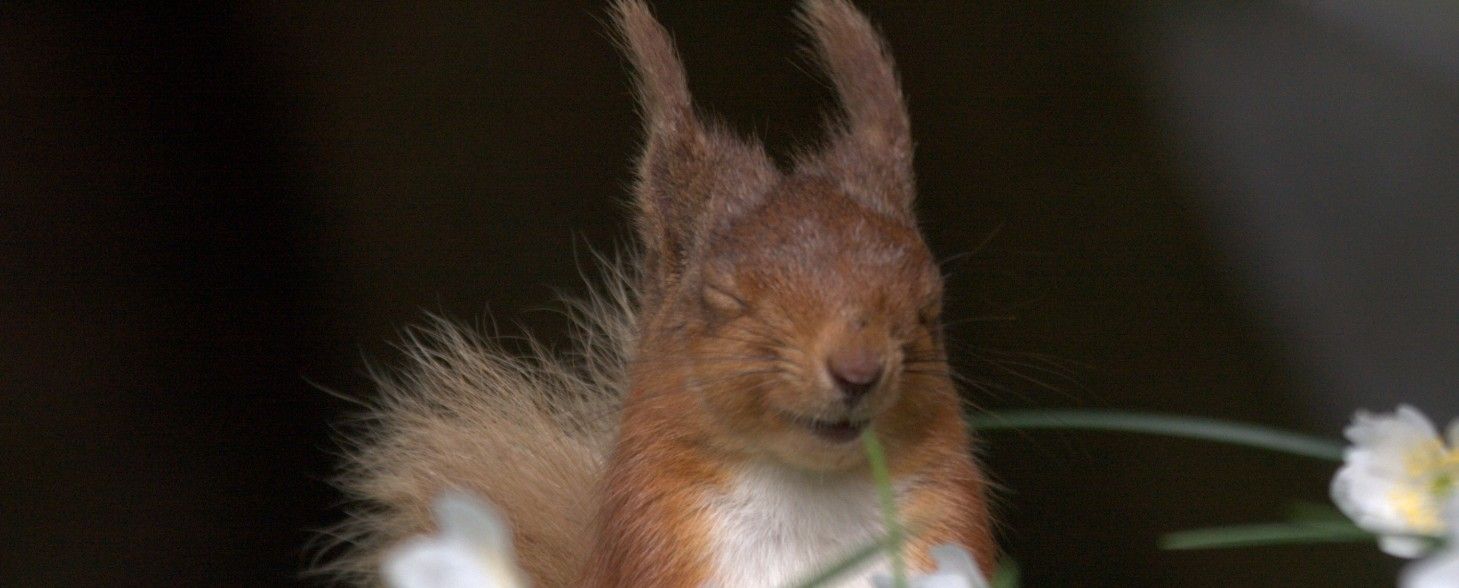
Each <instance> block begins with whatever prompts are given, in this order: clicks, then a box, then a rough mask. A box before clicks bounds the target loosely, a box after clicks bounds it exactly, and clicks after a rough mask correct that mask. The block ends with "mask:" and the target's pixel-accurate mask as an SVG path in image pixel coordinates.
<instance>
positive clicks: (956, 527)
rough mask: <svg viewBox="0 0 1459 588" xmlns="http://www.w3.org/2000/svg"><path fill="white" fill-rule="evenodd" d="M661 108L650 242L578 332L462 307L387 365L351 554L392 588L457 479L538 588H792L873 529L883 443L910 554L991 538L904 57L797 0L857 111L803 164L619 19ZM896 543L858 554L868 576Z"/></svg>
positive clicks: (836, 4) (616, 270)
mask: <svg viewBox="0 0 1459 588" xmlns="http://www.w3.org/2000/svg"><path fill="white" fill-rule="evenodd" d="M611 12H612V21H613V24H614V26H615V31H616V33H617V38H618V41H619V44H620V46H621V47H622V49H623V50H624V52H625V54H626V55H627V57H628V60H629V62H630V63H631V65H632V67H633V71H634V73H635V88H636V90H637V96H638V102H639V105H640V112H641V115H642V117H643V119H644V129H645V131H644V137H643V151H642V154H641V156H640V158H639V163H638V174H637V178H638V181H637V183H636V185H635V187H634V190H633V193H632V202H633V210H634V215H635V226H636V227H637V229H638V243H639V250H638V251H637V253H636V254H635V255H633V256H632V257H631V258H630V259H628V260H626V261H625V262H623V263H621V264H617V265H610V266H609V267H608V268H607V272H606V273H607V274H608V278H607V280H606V284H605V285H603V286H602V287H601V288H602V289H601V290H600V291H601V292H603V293H602V294H599V295H597V296H595V297H593V298H590V299H589V300H588V301H587V302H584V303H581V304H578V305H576V306H575V307H574V308H575V309H577V314H576V317H577V318H578V320H579V325H580V328H579V331H578V332H577V333H576V336H575V340H576V342H577V345H578V348H577V349H576V350H575V352H574V353H571V354H569V355H568V356H567V357H568V358H569V359H563V358H559V357H556V356H551V355H547V354H539V355H537V356H532V357H527V358H521V357H513V356H510V355H508V354H506V353H504V352H502V351H501V350H500V349H499V348H498V347H496V346H495V345H494V344H493V343H491V342H490V341H487V340H484V339H482V338H480V337H477V336H475V335H473V334H471V333H470V332H468V331H465V330H463V329H461V328H459V327H456V326H454V325H451V324H449V323H445V322H441V323H438V324H436V325H433V326H432V327H431V328H429V329H426V330H424V331H422V333H421V334H420V335H419V336H417V337H413V338H412V344H411V346H410V347H409V349H408V351H410V353H411V356H412V361H413V364H412V366H411V367H410V368H408V369H407V370H405V371H404V372H403V373H402V374H400V375H398V376H387V377H385V378H382V379H381V381H380V386H381V395H380V398H379V400H378V401H377V402H376V404H375V410H374V413H373V415H372V420H371V422H372V423H374V424H373V425H372V426H371V427H370V428H368V429H367V430H365V431H364V432H363V433H361V434H360V435H359V436H358V437H357V438H355V439H354V440H353V442H354V447H355V449H354V450H353V451H352V452H351V454H350V456H349V465H348V467H347V474H346V477H345V479H344V481H343V484H342V485H343V487H344V488H345V489H346V490H347V491H348V492H350V494H351V496H352V497H353V498H355V499H357V500H358V501H360V504H362V505H363V507H362V508H361V509H360V511H359V512H361V513H362V514H360V515H359V516H357V517H356V518H354V519H353V520H352V522H349V523H346V524H345V526H344V527H342V528H341V531H340V532H341V533H342V534H343V536H345V537H346V538H347V540H349V541H353V542H355V543H356V544H357V545H358V547H356V548H354V549H352V550H350V551H349V552H348V554H347V556H346V557H345V558H343V559H341V560H339V561H338V563H336V564H334V568H333V569H334V570H336V571H340V572H342V573H344V574H346V575H347V577H349V578H352V579H356V580H361V581H365V582H368V581H371V578H373V574H372V572H371V571H372V569H373V568H372V566H373V565H374V562H375V558H377V557H378V554H379V552H380V550H381V549H383V548H385V547H386V546H388V545H389V544H391V543H393V542H394V541H397V540H398V539H399V538H401V537H403V536H405V535H407V534H409V533H412V532H418V531H419V530H421V529H423V528H424V527H425V525H427V524H428V521H426V520H425V519H424V514H423V513H425V512H427V508H425V505H426V504H428V502H429V501H430V500H431V498H432V497H433V496H434V495H435V494H437V493H439V492H441V491H442V490H444V489H447V488H459V489H464V490H467V491H471V492H474V493H477V494H480V495H481V496H484V497H486V498H488V499H490V500H491V501H492V502H494V503H496V504H497V505H498V506H499V507H500V508H501V510H502V512H503V514H504V515H505V516H506V518H507V519H508V520H509V521H511V524H512V527H513V536H514V544H515V545H516V546H517V550H518V555H519V559H520V561H521V565H522V567H523V570H524V571H525V572H526V574H527V575H528V576H530V577H531V579H532V581H533V585H536V586H593V587H607V586H635V587H637V586H724V587H739V586H773V585H782V584H785V583H788V582H793V581H795V580H798V579H801V578H803V577H804V576H805V575H806V574H808V573H811V572H814V571H816V570H817V569H818V568H819V567H820V566H821V565H824V564H826V563H828V562H831V561H834V560H835V559H836V558H838V557H840V556H842V555H844V554H845V553H847V552H849V551H852V550H854V549H856V548H860V547H863V546H864V545H866V544H868V543H870V542H872V541H875V540H877V539H879V538H880V537H881V536H882V534H883V533H884V532H885V528H884V521H883V519H882V514H881V509H880V506H879V503H878V502H877V494H876V489H875V485H874V484H873V482H872V480H871V478H870V474H869V471H868V468H867V464H866V460H865V457H864V454H863V453H862V449H861V445H860V444H859V443H857V442H856V440H857V439H858V438H859V437H860V436H861V435H863V434H867V432H868V431H874V433H875V434H876V435H877V436H878V438H879V439H880V440H881V441H882V443H883V445H884V446H885V447H886V452H887V456H888V460H889V463H890V465H891V469H892V475H893V481H894V486H895V489H896V496H895V500H896V502H897V506H898V510H899V512H901V513H903V514H904V516H905V517H906V519H907V520H908V521H909V528H911V529H913V530H914V534H913V536H912V537H911V538H910V540H909V542H908V543H907V545H906V554H905V555H906V557H907V559H908V561H909V562H911V563H912V564H913V565H914V567H919V568H923V569H925V568H926V567H928V566H930V565H931V563H932V562H931V559H930V557H929V555H928V549H929V548H930V547H931V546H933V545H938V544H944V543H955V544H961V545H964V546H967V547H968V548H970V549H971V551H972V552H973V553H975V554H976V555H977V557H978V559H979V561H980V563H981V564H982V565H983V566H984V567H987V566H989V565H990V564H991V562H992V559H993V557H994V555H995V553H994V552H995V548H994V545H993V541H992V539H991V531H990V526H991V523H990V521H989V515H988V511H987V505H986V499H985V497H984V487H985V483H984V479H983V476H982V474H981V472H980V470H979V468H978V466H977V464H976V463H975V462H974V460H973V458H972V456H971V454H970V451H969V449H970V448H969V444H970V441H969V437H968V434H967V432H966V430H965V428H964V424H963V421H962V418H961V414H960V402H959V398H958V395H957V391H956V390H955V388H954V386H953V384H952V382H951V380H950V376H949V370H948V368H947V365H946V363H945V360H944V357H945V352H944V350H943V347H942V345H943V344H942V334H941V326H940V324H939V320H938V316H939V313H940V309H941V297H942V280H941V277H940V275H939V272H938V268H937V266H936V264H935V263H934V261H933V259H934V258H933V256H932V253H931V251H930V250H929V248H928V247H927V245H926V243H925V241H924V239H923V237H922V235H921V233H920V231H919V230H918V227H917V220H916V217H915V215H914V206H913V203H914V199H915V186H914V181H913V174H912V138H911V135H910V124H909V122H908V119H907V111H906V107H905V105H904V101H903V97H902V93H901V89H900V85H899V83H898V80H897V76H896V71H895V67H894V65H893V62H892V59H891V56H890V51H889V50H888V48H887V46H886V44H885V43H884V42H883V40H882V39H881V37H880V36H879V35H878V34H877V32H876V30H875V28H874V27H873V26H872V25H871V23H870V22H869V21H868V20H867V19H866V17H865V16H863V15H862V14H861V13H860V12H858V11H857V10H856V8H854V7H853V6H852V5H851V4H850V3H848V2H846V1H845V0H808V1H806V2H803V3H802V5H801V6H800V9H799V12H798V18H799V21H800V23H801V26H802V28H803V29H804V30H805V32H806V34H807V35H808V37H809V38H810V40H811V45H812V47H813V50H814V54H815V55H816V57H817V59H818V63H819V65H820V66H821V68H822V69H823V70H824V72H825V75H826V76H827V78H828V79H829V80H830V82H831V84H832V86H833V87H834V88H835V90H836V93H837V97H838V101H839V104H840V108H841V113H840V116H838V117H835V118H834V119H833V120H834V122H833V123H832V124H831V125H830V128H828V129H827V132H826V137H825V139H824V140H823V142H822V143H821V144H819V145H818V146H817V147H816V148H814V149H808V150H805V151H803V152H801V155H799V156H798V157H796V158H795V159H794V161H793V162H792V164H791V165H789V166H787V167H785V168H781V167H777V166H776V165H775V164H774V163H772V161H771V159H770V158H769V157H768V156H767V155H766V153H765V150H764V148H763V147H762V146H761V145H760V144H759V143H758V142H756V141H754V140H750V139H746V138H742V137H739V136H736V135H734V134H732V133H730V132H728V131H726V130H724V127H723V126H721V125H718V124H714V123H712V122H706V121H705V120H703V119H702V117H701V115H700V114H698V112H697V111H696V109H695V107H694V104H693V100H692V99H691V97H690V95H689V91H688V84H687V81H686V72H685V70H684V67H683V64H682V63H681V62H680V60H679V58H678V55H677V52H676V50H675V47H674V45H673V43H672V41H671V39H670V36H669V34H668V32H667V30H666V29H665V28H664V27H663V26H662V25H661V24H660V23H659V22H658V21H657V20H656V19H655V18H654V16H653V14H652V13H651V11H650V10H649V8H648V6H647V5H646V4H644V3H643V2H642V1H640V0H620V1H618V2H616V3H615V4H613V7H612V9H611ZM885 565H886V559H885V558H881V559H878V560H875V561H872V562H870V563H869V564H867V565H866V566H863V567H862V568H858V569H855V570H852V571H851V572H850V575H849V576H848V578H849V580H848V581H850V582H863V583H864V582H866V581H867V580H866V579H867V578H868V577H869V574H871V573H872V572H873V571H875V570H877V569H881V568H884V567H885Z"/></svg>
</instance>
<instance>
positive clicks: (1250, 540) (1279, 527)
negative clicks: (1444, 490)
mask: <svg viewBox="0 0 1459 588" xmlns="http://www.w3.org/2000/svg"><path fill="white" fill-rule="evenodd" d="M1372 540H1374V536H1373V534H1372V533H1369V532H1367V531H1364V530H1362V529H1360V528H1358V526H1357V525H1354V524H1352V523H1351V522H1348V521H1308V522H1293V523H1264V524H1254V525H1233V526H1228V527H1209V528H1205V529H1192V530H1189V531H1179V532H1175V533H1170V534H1168V535H1166V536H1164V537H1162V538H1161V539H1160V547H1161V548H1163V549H1171V550H1188V549H1230V548H1236V547H1258V546H1265V545H1301V544H1311V543H1350V542H1358V541H1372Z"/></svg>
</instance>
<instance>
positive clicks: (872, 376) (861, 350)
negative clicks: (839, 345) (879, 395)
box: [826, 347, 882, 406]
mask: <svg viewBox="0 0 1459 588" xmlns="http://www.w3.org/2000/svg"><path fill="white" fill-rule="evenodd" d="M826 369H827V371H829V372H830V374H831V381H832V382H834V383H835V384H836V388H837V389H839V390H840V391H841V396H842V400H843V401H845V402H846V404H847V406H853V405H855V404H856V403H857V402H859V401H861V398H862V397H864V396H866V395H867V393H869V392H871V391H872V389H873V388H876V384H877V381H878V380H880V379H881V375H882V359H881V356H880V355H879V354H877V353H876V352H875V351H872V350H871V349H867V348H865V347H856V348H851V349H843V350H840V351H836V352H834V353H832V354H831V356H830V357H828V358H826Z"/></svg>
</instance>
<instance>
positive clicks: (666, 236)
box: [612, 0, 778, 307]
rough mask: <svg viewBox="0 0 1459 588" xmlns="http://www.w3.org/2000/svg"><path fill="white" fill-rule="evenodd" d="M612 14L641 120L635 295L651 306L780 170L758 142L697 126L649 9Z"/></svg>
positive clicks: (633, 1) (670, 48)
mask: <svg viewBox="0 0 1459 588" xmlns="http://www.w3.org/2000/svg"><path fill="white" fill-rule="evenodd" d="M612 12H613V20H614V24H615V25H616V27H617V36H618V40H619V43H620V45H621V46H622V47H623V50H624V53H625V54H626V55H627V56H628V59H629V61H631V62H632V63H633V69H634V72H635V80H636V84H635V85H636V88H637V94H638V101H639V106H640V108H641V109H642V111H643V118H644V129H645V137H644V146H643V154H642V155H641V156H640V158H639V162H638V183H637V185H636V186H635V187H634V194H633V199H634V208H636V209H637V211H638V219H637V224H638V233H639V238H640V239H641V241H642V243H643V248H644V250H643V261H642V263H643V273H642V276H643V283H642V287H641V288H640V292H641V294H642V304H643V305H644V306H645V307H650V306H654V305H657V304H658V303H659V302H660V301H662V299H663V297H664V296H665V295H666V294H667V293H668V292H670V291H672V290H673V289H674V287H675V286H676V285H677V284H678V282H679V281H680V278H681V277H682V275H683V274H684V272H685V269H686V267H687V266H688V265H689V264H690V263H691V260H692V259H693V257H694V255H695V253H696V252H697V251H698V249H699V248H700V247H701V246H702V242H703V240H704V239H705V237H706V235H707V234H708V233H709V232H710V231H711V230H712V229H713V227H715V226H716V225H717V224H719V223H723V222H725V221H727V220H729V219H730V218H733V217H735V216H737V215H738V214H740V213H742V212H744V211H745V210H747V209H748V208H749V207H751V206H753V205H754V204H755V202H757V201H758V199H759V198H760V197H761V196H762V195H763V194H764V192H765V191H766V190H767V189H768V187H769V186H770V185H771V184H772V183H773V182H774V181H775V179H776V177H777V176H778V172H777V171H776V170H775V166H774V164H772V163H771V162H770V160H769V158H767V157H766V156H765V153H764V150H763V149H762V148H761V147H760V145H758V144H752V143H748V142H745V141H741V140H739V139H738V138H736V137H734V136H733V135H731V134H730V133H728V132H725V131H723V130H721V129H719V128H718V127H713V126H710V127H706V126H705V125H704V124H702V123H700V121H699V119H698V117H697V116H696V115H695V114H694V106H693V101H692V100H691V98H690V96H689V88H688V85H687V83H686V81H685V76H684V65H683V63H682V62H681V61H680V60H679V56H678V53H677V52H676V51H675V50H674V44H673V41H672V40H671V39H670V37H669V32H668V31H667V30H665V29H664V27H663V25H661V24H659V22H658V21H657V20H656V19H654V16H653V13H652V12H650V11H649V8H648V6H647V5H645V4H644V3H643V2H642V1H641V0H620V1H618V2H617V3H615V4H614V5H613V9H612Z"/></svg>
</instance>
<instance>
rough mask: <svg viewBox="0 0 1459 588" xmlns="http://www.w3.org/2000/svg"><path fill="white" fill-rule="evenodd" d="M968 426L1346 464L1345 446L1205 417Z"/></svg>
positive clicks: (991, 419) (1037, 415) (1058, 413)
mask: <svg viewBox="0 0 1459 588" xmlns="http://www.w3.org/2000/svg"><path fill="white" fill-rule="evenodd" d="M968 426H970V427H972V428H973V429H974V430H978V431H996V430H1000V429H1083V430H1091V431H1119V432H1126V433H1146V434H1151V435H1165V436H1167V437H1184V438H1187V439H1200V440H1203V441H1215V442H1219V443H1228V444H1231V445H1241V446H1245V447H1255V448H1259V449H1267V450H1271V451H1279V452H1282V453H1288V454H1292V455H1299V456H1303V457H1312V458H1316V459H1325V460H1328V461H1342V454H1343V446H1342V445H1341V444H1339V443H1337V442H1335V441H1329V440H1327V439H1321V438H1318V437H1311V436H1308V435H1302V434H1298V433H1289V432H1287V431H1282V430H1279V429H1273V428H1270V427H1263V426H1260V425H1250V424H1246V423H1235V422H1230V421H1222V420H1217V419H1209V418H1203V417H1188V416H1177V415H1169V414H1158V413H1133V412H1117V411H1102V410H1014V411H1005V412H992V413H987V414H981V415H976V416H973V417H970V418H969V419H968Z"/></svg>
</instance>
